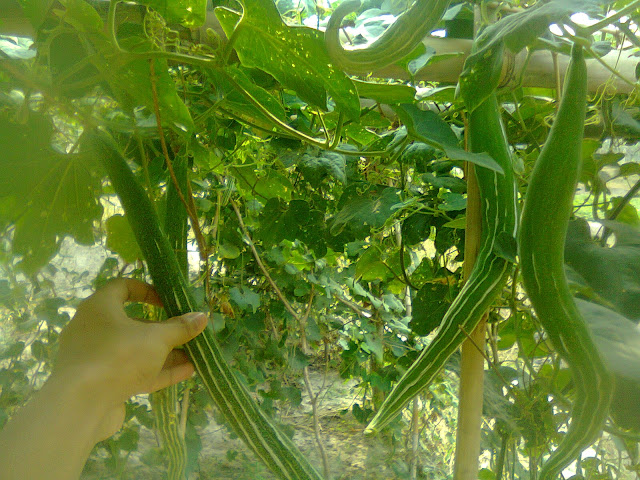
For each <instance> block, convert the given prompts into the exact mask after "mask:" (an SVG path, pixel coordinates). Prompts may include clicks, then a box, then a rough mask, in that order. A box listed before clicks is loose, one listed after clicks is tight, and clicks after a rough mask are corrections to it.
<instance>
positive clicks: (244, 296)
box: [229, 286, 260, 313]
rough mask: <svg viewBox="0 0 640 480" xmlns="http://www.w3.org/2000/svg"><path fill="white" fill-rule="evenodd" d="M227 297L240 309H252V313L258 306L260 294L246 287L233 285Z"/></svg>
mask: <svg viewBox="0 0 640 480" xmlns="http://www.w3.org/2000/svg"><path fill="white" fill-rule="evenodd" d="M229 298H231V300H233V301H234V302H235V303H236V304H237V305H238V306H239V307H240V308H241V309H243V310H247V311H249V310H250V311H252V312H253V313H255V312H256V310H258V308H259V307H260V295H258V294H257V293H256V292H254V291H253V290H251V289H250V288H248V287H244V286H241V287H233V288H232V289H231V290H229Z"/></svg>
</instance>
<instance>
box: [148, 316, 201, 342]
mask: <svg viewBox="0 0 640 480" xmlns="http://www.w3.org/2000/svg"><path fill="white" fill-rule="evenodd" d="M206 326H207V316H206V315H205V314H204V313H201V312H191V313H185V314H184V315H180V316H179V317H173V318H170V319H169V320H167V321H166V322H163V323H161V324H158V327H161V330H162V336H163V338H164V340H165V343H166V345H167V346H168V347H170V348H174V347H178V346H180V345H183V344H185V343H187V342H188V341H189V340H191V339H192V338H194V337H196V336H197V335H198V334H199V333H200V332H202V331H203V330H204V329H205V327H206Z"/></svg>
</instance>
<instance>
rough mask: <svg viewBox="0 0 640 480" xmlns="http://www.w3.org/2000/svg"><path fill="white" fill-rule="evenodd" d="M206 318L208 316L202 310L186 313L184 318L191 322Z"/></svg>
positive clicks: (198, 321)
mask: <svg viewBox="0 0 640 480" xmlns="http://www.w3.org/2000/svg"><path fill="white" fill-rule="evenodd" d="M204 318H206V315H205V314H204V313H202V312H191V313H185V314H184V319H185V320H186V321H187V322H191V323H200V322H201V321H203V319H204Z"/></svg>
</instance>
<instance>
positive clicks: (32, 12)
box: [18, 0, 54, 31]
mask: <svg viewBox="0 0 640 480" xmlns="http://www.w3.org/2000/svg"><path fill="white" fill-rule="evenodd" d="M53 1H54V0H18V2H19V3H20V5H21V6H22V11H23V12H24V16H25V17H27V18H28V19H29V21H30V22H31V25H32V26H33V30H34V31H38V29H39V28H40V25H42V22H44V19H45V18H46V17H47V14H48V13H49V9H50V8H51V5H53Z"/></svg>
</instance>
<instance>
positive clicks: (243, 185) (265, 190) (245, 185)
mask: <svg viewBox="0 0 640 480" xmlns="http://www.w3.org/2000/svg"><path fill="white" fill-rule="evenodd" d="M229 170H230V172H231V174H232V175H233V176H234V177H235V178H236V182H237V185H238V188H239V189H240V190H242V191H244V192H246V193H247V194H249V195H255V196H257V197H258V198H259V199H261V200H269V199H270V198H274V197H279V198H282V199H283V200H290V199H291V192H292V190H293V186H292V185H291V181H290V180H289V179H288V178H287V177H286V176H284V175H283V174H281V173H280V172H278V171H277V170H273V169H269V170H266V171H260V170H256V166H255V165H238V166H236V167H231V168H230V169H229Z"/></svg>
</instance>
